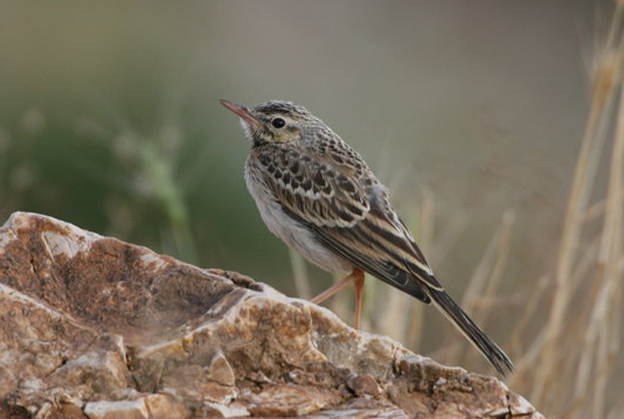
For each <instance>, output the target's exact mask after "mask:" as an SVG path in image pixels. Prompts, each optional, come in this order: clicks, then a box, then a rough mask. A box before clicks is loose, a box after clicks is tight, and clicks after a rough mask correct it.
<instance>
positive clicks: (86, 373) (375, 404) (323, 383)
mask: <svg viewBox="0 0 624 419" xmlns="http://www.w3.org/2000/svg"><path fill="white" fill-rule="evenodd" d="M234 416H237V417H242V416H255V417H269V416H270V417H275V416H289V417H306V418H316V419H324V418H365V417H366V418H369V417H378V418H397V419H398V418H475V417H483V418H492V417H500V418H503V417H505V418H510V417H522V418H527V419H529V418H533V419H537V418H541V417H542V416H541V415H540V414H539V413H537V412H535V409H534V408H533V407H532V406H531V405H530V404H529V403H528V402H527V401H526V400H525V399H523V398H522V397H521V396H518V395H516V394H514V393H512V392H511V391H510V390H509V389H508V388H507V387H506V386H505V385H504V384H503V383H501V382H500V381H498V380H497V379H496V378H492V377H486V376H482V375H477V374H469V373H467V372H466V371H464V370H462V369H460V368H451V367H445V366H442V365H440V364H437V363H435V362H433V361H431V360H430V359H428V358H424V357H421V356H418V355H415V354H413V353H411V352H409V351H407V350H406V349H405V348H403V347H402V346H401V345H400V344H398V343H396V342H394V341H392V340H390V339H389V338H386V337H383V336H376V335H371V334H367V333H361V332H357V331H355V330H353V329H351V328H350V327H348V326H347V325H345V324H344V323H342V322H341V321H340V320H339V319H338V318H337V317H336V316H335V315H333V314H332V313H331V312H330V311H328V310H326V309H324V308H322V307H319V306H316V305H314V304H311V303H309V302H307V301H303V300H299V299H293V298H287V297H286V296H284V295H282V294H280V293H279V292H277V291H275V290H274V289H272V288H271V287H269V286H267V285H265V284H261V283H257V282H254V281H253V280H252V279H250V278H248V277H245V276H243V275H240V274H236V273H233V272H226V271H222V270H218V269H200V268H196V267H194V266H190V265H187V264H184V263H182V262H179V261H177V260H175V259H172V258H170V257H167V256H162V255H158V254H156V253H154V252H152V251H150V250H149V249H146V248H144V247H140V246H135V245H131V244H126V243H123V242H121V241H119V240H116V239H113V238H107V237H102V236H99V235H97V234H94V233H90V232H86V231H83V230H80V229H79V228H77V227H74V226H72V225H70V224H67V223H64V222H61V221H58V220H55V219H53V218H50V217H46V216H41V215H36V214H29V213H15V214H13V215H12V216H11V218H10V219H9V220H8V221H7V222H6V223H5V224H4V226H3V227H2V228H1V229H0V419H4V418H41V419H45V418H81V419H85V418H89V419H96V418H97V419H100V418H101V419H104V418H120V419H124V418H152V419H160V418H202V417H234Z"/></svg>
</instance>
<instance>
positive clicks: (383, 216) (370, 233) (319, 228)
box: [255, 147, 443, 302]
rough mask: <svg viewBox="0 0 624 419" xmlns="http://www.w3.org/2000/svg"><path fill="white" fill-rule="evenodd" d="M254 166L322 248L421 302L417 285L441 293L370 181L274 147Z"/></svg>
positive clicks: (377, 186)
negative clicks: (258, 167) (320, 243)
mask: <svg viewBox="0 0 624 419" xmlns="http://www.w3.org/2000/svg"><path fill="white" fill-rule="evenodd" d="M255 161H256V162H257V164H260V165H262V166H264V167H263V168H262V170H259V171H258V172H259V173H264V179H263V181H264V182H265V184H266V185H267V186H268V188H269V189H270V190H271V191H272V192H273V194H274V196H275V198H276V200H277V201H278V202H279V203H280V205H281V206H282V208H283V209H284V211H286V212H287V213H288V215H290V216H291V217H293V218H295V219H296V220H298V221H299V222H301V223H302V224H304V225H306V226H307V227H308V228H310V230H311V231H313V232H314V233H315V235H316V236H317V238H318V240H319V241H320V242H322V243H323V244H324V245H325V246H326V247H328V248H330V249H332V250H333V251H334V252H336V253H338V254H340V255H341V256H343V257H344V258H345V259H347V260H349V261H351V262H352V263H353V264H355V265H356V266H358V267H360V268H361V269H363V270H365V271H367V272H369V273H371V274H372V275H374V276H376V277H378V278H379V279H382V280H384V281H386V282H388V283H389V284H391V285H393V286H395V287H397V288H399V289H402V290H404V291H406V292H408V293H410V294H413V295H415V296H416V297H417V298H420V299H421V300H423V301H425V302H428V301H429V298H428V296H427V295H426V293H423V290H422V285H426V286H427V287H431V288H434V289H436V290H442V289H443V288H442V287H441V286H440V284H439V283H438V281H437V280H436V279H435V278H434V277H433V274H432V272H431V269H430V267H429V265H428V264H427V262H426V260H425V258H424V256H423V254H422V252H421V251H420V249H418V247H417V245H416V243H415V242H414V241H413V239H412V237H411V235H410V234H409V232H408V231H407V229H406V228H405V226H404V224H403V223H402V222H401V220H400V219H399V217H398V216H397V215H396V213H395V212H394V210H393V209H392V208H391V206H390V204H389V202H388V198H387V193H386V192H385V188H384V187H383V186H382V185H381V184H379V182H378V181H377V180H376V179H375V178H374V177H372V176H371V177H363V178H362V177H354V176H349V175H348V174H345V171H344V170H341V167H340V166H338V165H334V164H331V163H328V162H323V161H319V160H314V159H312V158H310V157H309V156H307V155H306V154H304V153H298V152H296V151H292V150H287V149H284V148H277V147H276V148H274V149H271V150H266V151H263V152H259V153H258V154H257V159H255ZM360 163H361V164H364V165H365V163H364V162H363V161H361V162H360ZM366 172H368V170H366ZM414 278H415V279H417V280H419V281H421V282H422V285H421V284H419V283H418V282H417V281H415V280H414Z"/></svg>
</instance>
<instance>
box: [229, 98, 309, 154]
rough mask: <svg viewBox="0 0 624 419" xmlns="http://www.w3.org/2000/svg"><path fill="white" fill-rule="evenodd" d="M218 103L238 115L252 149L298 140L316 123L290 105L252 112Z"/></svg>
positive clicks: (258, 107)
mask: <svg viewBox="0 0 624 419" xmlns="http://www.w3.org/2000/svg"><path fill="white" fill-rule="evenodd" d="M220 102H221V104H222V105H223V106H225V107H226V108H228V109H229V110H230V111H232V112H234V113H235V114H236V115H238V117H239V118H240V121H241V125H242V126H243V129H244V130H245V136H246V137H247V140H249V142H250V144H251V145H252V146H256V145H261V144H266V143H288V142H291V141H296V140H299V139H300V138H301V137H302V135H303V132H304V130H305V129H306V127H309V126H311V125H315V124H318V123H319V122H320V120H319V119H318V118H316V117H314V116H313V115H312V114H311V113H310V112H308V110H307V109H306V108H304V107H303V106H299V105H296V104H294V103H292V102H284V101H277V100H276V101H271V102H266V103H261V104H259V105H256V106H254V107H252V108H249V107H246V106H242V105H237V104H235V103H232V102H230V101H229V100H225V99H221V100H220Z"/></svg>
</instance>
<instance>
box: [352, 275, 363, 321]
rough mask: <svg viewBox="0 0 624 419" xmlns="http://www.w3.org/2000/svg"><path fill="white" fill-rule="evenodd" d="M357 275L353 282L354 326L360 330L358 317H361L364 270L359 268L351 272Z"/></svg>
mask: <svg viewBox="0 0 624 419" xmlns="http://www.w3.org/2000/svg"><path fill="white" fill-rule="evenodd" d="M352 275H357V277H356V278H355V280H354V281H353V283H354V284H355V325H354V326H355V328H356V329H357V330H360V318H361V317H362V291H364V272H363V271H362V270H360V269H358V270H356V271H354V272H353V274H352Z"/></svg>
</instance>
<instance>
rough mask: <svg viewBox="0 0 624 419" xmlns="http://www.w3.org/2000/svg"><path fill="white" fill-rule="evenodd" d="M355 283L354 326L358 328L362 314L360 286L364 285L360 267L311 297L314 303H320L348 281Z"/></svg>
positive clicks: (362, 272)
mask: <svg viewBox="0 0 624 419" xmlns="http://www.w3.org/2000/svg"><path fill="white" fill-rule="evenodd" d="M351 281H354V283H355V328H356V329H359V328H360V317H361V316H362V287H363V286H364V271H362V270H361V269H358V268H356V269H354V270H353V272H351V274H350V275H348V276H346V277H344V278H343V279H341V280H340V281H338V282H336V283H335V284H334V285H332V286H331V287H329V288H327V289H326V290H325V291H323V292H322V293H320V294H319V295H317V296H316V297H314V298H313V299H311V300H310V301H311V302H313V303H314V304H320V303H322V302H323V301H325V300H327V299H328V298H329V297H331V296H332V295H334V294H336V293H337V292H338V291H340V290H341V289H343V288H344V287H346V286H347V285H348V284H349V282H351Z"/></svg>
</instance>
